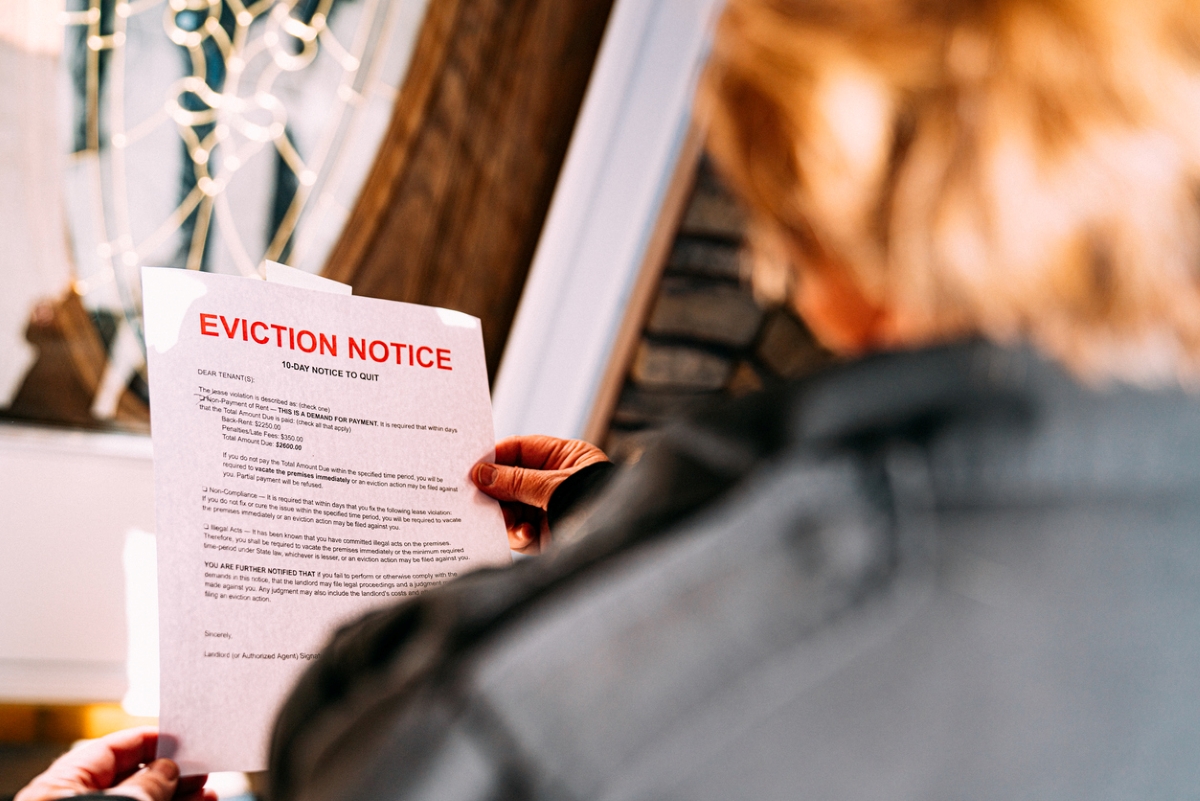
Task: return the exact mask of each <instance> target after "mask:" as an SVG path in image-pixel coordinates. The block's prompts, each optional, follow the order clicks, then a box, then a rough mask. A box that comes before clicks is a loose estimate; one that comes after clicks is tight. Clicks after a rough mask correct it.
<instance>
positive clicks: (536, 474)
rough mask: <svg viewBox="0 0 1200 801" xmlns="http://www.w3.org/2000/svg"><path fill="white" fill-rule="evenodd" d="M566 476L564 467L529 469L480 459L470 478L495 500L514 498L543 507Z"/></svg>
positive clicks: (511, 499) (514, 499)
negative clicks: (557, 468)
mask: <svg viewBox="0 0 1200 801" xmlns="http://www.w3.org/2000/svg"><path fill="white" fill-rule="evenodd" d="M568 475H569V473H568V472H567V471H565V470H531V469H529V468H527V467H510V466H509V465H503V464H491V463H489V462H481V463H480V464H477V465H475V468H474V469H473V470H472V471H471V480H472V481H474V482H475V486H477V487H479V489H481V490H483V492H485V493H486V494H488V495H490V496H491V497H493V498H495V499H496V500H498V501H516V502H517V503H524V504H527V505H529V506H536V507H537V508H539V509H545V508H546V506H547V505H548V504H549V503H550V496H551V495H553V494H554V490H556V489H558V485H559V484H561V483H563V481H564V480H565V479H566V477H567V476H568Z"/></svg>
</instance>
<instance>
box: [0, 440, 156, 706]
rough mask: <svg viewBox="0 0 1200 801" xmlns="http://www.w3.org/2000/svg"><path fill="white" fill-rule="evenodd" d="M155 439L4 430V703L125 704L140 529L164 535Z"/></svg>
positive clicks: (0, 617) (0, 605)
mask: <svg viewBox="0 0 1200 801" xmlns="http://www.w3.org/2000/svg"><path fill="white" fill-rule="evenodd" d="M152 465H153V463H152V460H151V450H150V440H149V438H147V437H139V436H133V435H124V434H89V433H84V432H69V431H56V430H49V429H42V428H34V427H21V426H11V425H10V426H0V566H2V567H0V570H2V571H3V581H0V700H2V701H15V700H29V701H48V702H72V701H108V700H112V701H119V700H120V699H121V697H122V695H124V693H125V648H126V633H125V578H124V571H123V568H122V561H121V557H122V550H123V548H124V543H125V534H126V532H127V531H128V530H129V529H130V528H140V529H143V530H145V531H154V486H153V469H152Z"/></svg>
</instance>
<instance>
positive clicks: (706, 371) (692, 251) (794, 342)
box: [605, 161, 829, 462]
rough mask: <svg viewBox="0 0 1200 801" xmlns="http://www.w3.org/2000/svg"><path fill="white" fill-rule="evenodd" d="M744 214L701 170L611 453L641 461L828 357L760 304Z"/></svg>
mask: <svg viewBox="0 0 1200 801" xmlns="http://www.w3.org/2000/svg"><path fill="white" fill-rule="evenodd" d="M745 222H746V219H745V214H744V213H743V211H742V210H741V208H739V207H738V205H737V203H736V202H735V201H734V200H733V198H732V197H731V196H730V194H729V192H728V191H727V190H726V189H725V188H724V187H723V186H721V184H720V182H719V181H718V179H717V178H716V176H715V175H714V174H713V172H712V170H711V168H710V167H709V166H708V164H707V162H704V161H702V162H701V164H700V168H699V171H698V174H697V178H696V183H695V187H694V189H693V190H692V195H691V197H690V198H689V200H688V205H687V210H686V212H685V213H684V218H683V221H682V223H681V224H680V227H679V231H678V232H677V234H676V236H675V241H674V243H673V245H672V248H671V253H670V256H669V258H668V259H667V263H666V265H665V266H664V268H663V274H662V278H661V280H660V282H659V286H658V289H657V294H656V297H655V299H654V301H653V303H652V304H651V306H650V313H649V316H648V318H647V319H646V321H645V323H644V326H643V329H642V337H641V341H640V343H639V344H638V347H637V350H636V351H635V353H634V356H633V360H632V363H631V364H630V368H629V372H628V375H627V376H626V379H625V385H624V387H623V388H622V390H621V396H620V399H619V401H618V402H617V407H616V411H615V412H614V414H613V417H612V421H611V424H610V428H609V433H608V437H607V439H606V442H605V449H606V450H607V451H608V453H609V454H610V455H611V456H612V458H613V459H615V460H617V461H623V462H630V461H636V460H637V458H638V457H640V455H641V453H642V452H643V451H644V450H645V447H646V445H647V444H648V442H650V441H651V440H652V439H653V437H654V436H655V434H656V432H658V431H660V430H661V429H662V428H663V427H664V426H665V425H668V424H669V423H670V422H671V421H672V420H674V419H677V418H678V417H680V416H682V415H685V414H687V413H688V411H689V410H690V409H693V408H695V407H696V406H698V405H701V404H703V403H704V402H706V401H710V400H712V399H713V398H717V397H722V396H739V395H744V394H747V393H750V392H755V391H758V390H760V389H762V388H763V387H764V386H766V385H768V384H770V383H772V382H777V381H783V380H786V379H791V378H797V377H800V376H802V375H805V374H807V373H809V372H811V371H813V370H815V369H817V368H818V367H820V366H821V365H823V364H825V363H826V362H827V361H828V359H829V356H828V354H827V353H826V352H825V351H823V350H822V349H821V348H820V346H818V345H817V344H816V343H815V342H814V341H813V339H812V336H811V335H810V334H809V332H808V330H807V329H806V328H805V326H804V324H803V323H801V322H800V321H799V320H798V319H797V318H796V317H795V316H794V315H793V314H792V313H791V312H790V311H787V310H784V309H774V310H768V309H764V308H762V307H761V306H760V305H759V304H758V303H757V302H755V300H754V296H753V294H752V293H751V291H750V287H749V284H748V282H747V281H746V280H745V279H746V276H745V275H744V273H745V270H744V269H743V262H744V258H743V255H742V243H743V240H744V237H745V230H746V225H745Z"/></svg>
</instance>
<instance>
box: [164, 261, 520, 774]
mask: <svg viewBox="0 0 1200 801" xmlns="http://www.w3.org/2000/svg"><path fill="white" fill-rule="evenodd" d="M142 286H143V304H144V308H145V325H146V345H147V350H148V352H149V368H150V393H151V397H152V402H151V425H152V430H153V437H154V456H155V465H154V471H155V499H156V506H157V525H158V540H159V546H158V559H159V604H160V623H159V626H160V632H161V633H160V636H161V675H162V690H161V717H160V728H161V730H162V735H163V736H162V738H161V740H160V743H161V744H160V756H170V757H172V758H174V759H176V760H177V761H178V762H179V763H180V765H181V768H182V769H183V771H184V773H200V772H205V771H218V770H261V769H263V768H264V767H265V765H266V753H267V746H268V742H267V741H268V737H269V732H270V728H271V723H272V720H273V717H274V715H275V713H276V711H277V709H278V707H279V705H280V703H281V702H282V700H283V698H284V696H285V695H286V693H287V691H288V689H289V688H290V686H291V684H292V682H293V681H294V680H295V678H296V677H297V675H298V674H299V673H300V671H302V670H303V669H304V666H305V664H306V663H307V662H308V661H311V660H312V659H315V658H316V656H317V655H318V654H319V652H320V650H321V647H322V644H323V643H324V641H325V640H326V638H327V637H328V636H329V634H330V633H331V631H332V630H333V629H334V628H335V627H336V626H337V625H339V624H341V623H343V622H345V621H347V620H349V619H352V618H354V617H356V616H357V615H359V614H361V613H362V612H364V611H366V610H367V609H369V608H371V607H374V606H379V605H381V604H387V603H392V602H395V601H396V600H397V599H402V598H404V597H407V596H412V595H417V594H419V593H420V592H422V591H423V590H425V589H427V588H429V587H433V586H436V585H438V584H441V583H442V582H445V581H447V580H449V579H451V578H453V577H454V576H456V575H459V574H461V573H463V572H465V571H467V570H471V569H474V568H476V567H480V566H484V565H500V564H508V563H510V560H511V556H510V554H509V551H508V545H507V539H506V536H505V533H504V522H503V518H502V516H501V513H500V510H499V507H498V506H497V505H496V503H495V502H493V501H491V500H489V499H487V498H486V497H484V496H483V495H481V494H480V493H479V492H478V491H477V490H476V489H475V488H474V486H473V485H472V484H471V482H470V480H469V478H468V473H469V471H470V468H471V465H473V464H474V463H475V462H476V461H477V460H479V459H483V458H491V454H492V448H493V441H494V440H493V432H492V417H491V404H490V400H489V396H488V386H487V374H486V368H485V362H484V355H483V342H482V337H481V335H480V329H479V321H478V320H477V319H475V318H473V317H470V316H468V315H464V314H461V313H458V312H448V311H446V310H444V309H433V308H428V307H424V306H415V305H411V304H405V303H391V302H387V301H380V300H373V299H370V298H355V297H349V296H338V295H331V294H327V293H324V292H315V291H312V290H311V289H303V288H297V287H293V286H282V285H279V284H273V283H269V282H265V281H253V280H247V279H243V278H237V277H231V276H221V275H210V274H205V273H197V272H192V271H185V270H174V269H157V268H146V269H145V270H143V273H142Z"/></svg>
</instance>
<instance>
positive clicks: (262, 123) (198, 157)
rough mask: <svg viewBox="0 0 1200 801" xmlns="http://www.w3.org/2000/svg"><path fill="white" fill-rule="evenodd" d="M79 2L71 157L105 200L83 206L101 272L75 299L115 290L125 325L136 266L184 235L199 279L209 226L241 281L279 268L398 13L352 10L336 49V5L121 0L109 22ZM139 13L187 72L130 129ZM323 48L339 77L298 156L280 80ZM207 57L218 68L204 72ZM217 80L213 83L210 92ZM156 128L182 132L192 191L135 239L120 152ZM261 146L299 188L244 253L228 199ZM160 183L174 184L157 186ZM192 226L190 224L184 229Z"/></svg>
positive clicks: (326, 176) (388, 8) (369, 7)
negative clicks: (265, 264)
mask: <svg viewBox="0 0 1200 801" xmlns="http://www.w3.org/2000/svg"><path fill="white" fill-rule="evenodd" d="M87 1H88V7H87V8H86V9H84V10H76V11H68V12H65V13H64V15H63V23H64V25H65V26H67V27H68V28H70V27H72V26H83V27H84V28H85V30H86V38H85V42H86V54H85V56H84V64H83V72H84V76H83V81H82V83H83V95H84V110H83V111H84V117H85V119H84V120H83V121H82V122H83V125H82V129H83V144H84V149H83V150H82V151H80V152H78V153H76V154H75V158H76V159H82V160H88V159H90V163H91V165H92V168H93V169H95V170H96V180H95V181H94V182H93V185H95V186H97V187H99V192H100V194H101V195H102V197H100V198H98V199H97V200H96V202H94V203H93V204H92V206H93V207H94V214H95V220H94V223H93V228H94V229H95V230H96V231H97V232H99V235H98V237H97V238H98V240H99V241H97V242H96V243H95V248H96V255H97V256H98V257H99V263H100V265H101V269H99V270H98V271H96V272H95V273H94V274H91V275H88V276H86V277H77V281H76V288H77V290H78V291H80V292H81V294H85V295H86V294H87V293H88V292H90V291H94V290H96V289H98V288H99V287H100V286H103V285H105V284H111V283H113V282H115V283H116V285H117V290H118V293H119V295H120V296H121V299H122V304H123V305H124V306H125V307H126V312H127V316H129V315H130V314H131V313H132V315H133V316H134V317H136V311H135V310H136V307H137V306H138V305H139V304H138V303H137V297H136V295H137V293H136V291H135V287H136V283H137V281H136V274H137V268H138V267H140V266H141V265H142V264H143V262H144V259H146V258H147V257H148V256H150V255H151V254H154V253H155V252H156V251H157V250H158V249H159V248H161V247H162V246H163V245H164V243H166V242H168V240H170V239H171V238H172V237H173V236H176V235H177V233H178V232H180V231H181V230H184V231H185V233H186V232H188V231H190V241H185V242H184V244H183V247H184V249H185V250H186V254H187V255H186V267H187V268H189V269H199V268H200V267H201V266H202V264H203V260H204V254H205V247H206V244H208V242H209V239H210V236H211V234H212V230H213V226H214V222H215V224H216V225H217V226H218V227H219V229H220V234H221V236H220V242H221V244H222V246H223V247H226V248H228V250H229V255H230V256H231V257H232V261H233V263H234V264H236V266H237V269H238V270H240V271H241V272H242V273H244V274H247V275H250V274H253V273H255V272H256V270H257V268H258V265H259V263H260V262H261V261H262V260H265V259H271V260H278V259H279V258H280V256H281V254H284V253H285V250H289V249H290V251H291V252H292V253H293V256H294V255H295V250H296V248H298V247H301V246H302V244H303V241H302V240H303V237H300V236H298V228H299V227H300V226H301V221H302V220H303V219H304V217H305V214H306V211H309V210H310V209H311V207H312V206H313V205H314V204H313V203H312V202H311V201H312V199H313V198H314V197H316V196H318V194H319V191H320V189H321V187H322V186H323V185H325V184H326V183H328V182H330V181H331V178H333V177H334V176H335V174H336V172H337V168H338V155H339V147H340V146H341V145H342V144H343V142H344V140H345V139H346V137H347V135H348V133H349V129H350V122H351V121H352V118H353V113H354V110H355V108H356V107H357V106H360V105H361V104H362V100H363V98H364V96H365V91H366V90H367V88H368V81H369V80H371V79H372V78H373V77H374V76H373V75H372V69H371V68H370V67H371V63H370V62H373V61H378V59H377V58H376V56H377V55H378V53H377V51H378V50H381V49H382V48H380V47H378V45H379V44H380V41H381V39H382V38H383V35H384V34H383V32H384V31H385V30H386V29H387V28H388V26H389V25H390V24H391V21H392V11H393V8H392V7H394V6H396V5H398V3H396V2H389V0H361V5H362V11H361V14H360V17H359V23H358V25H357V29H356V31H355V33H354V36H353V40H352V41H350V42H349V43H343V42H342V41H339V39H338V38H337V36H335V35H334V32H333V31H332V30H331V28H330V26H329V13H330V9H331V6H332V4H333V0H318V2H317V4H316V8H315V10H313V9H312V7H311V3H308V4H307V6H308V7H307V8H300V7H299V6H300V4H299V2H298V0H258V2H253V3H244V2H242V0H165V1H164V0H133V2H128V1H127V0H116V2H115V5H113V6H112V8H111V12H108V13H106V11H105V10H104V9H102V2H107V3H109V4H111V3H112V0H87ZM143 14H159V15H161V17H162V30H163V35H164V36H166V37H167V38H168V39H169V40H170V41H171V42H172V43H174V44H175V45H177V46H178V47H180V48H183V49H184V50H185V51H186V55H187V61H188V62H189V64H190V72H189V73H188V74H185V75H184V76H183V77H181V78H180V79H178V80H176V81H174V82H173V83H172V84H171V86H170V89H169V91H168V92H167V94H166V96H165V97H163V98H162V103H161V105H160V106H159V108H158V109H157V111H155V112H154V113H153V114H151V115H150V116H148V117H146V118H145V119H137V120H127V119H126V103H125V100H126V96H125V93H126V92H127V91H128V90H129V80H128V75H127V70H130V69H135V68H136V65H133V64H131V63H130V60H129V58H127V33H128V29H129V24H130V22H131V20H133V19H134V18H136V17H138V16H139V15H143ZM102 23H103V24H102ZM321 51H324V53H325V54H326V55H328V56H331V57H332V58H333V60H334V61H335V63H336V64H337V65H338V67H340V69H341V78H340V83H339V85H338V88H337V92H336V96H335V97H334V98H332V102H331V103H330V104H328V105H327V106H324V107H323V108H322V116H323V119H324V125H323V128H322V129H321V130H322V133H321V135H320V138H319V140H318V143H317V145H316V146H315V148H313V149H312V152H311V153H309V154H307V156H306V157H305V156H302V155H301V153H300V152H299V151H298V150H297V148H296V145H295V143H294V142H293V141H292V137H291V136H290V135H289V130H288V108H287V106H286V105H285V103H284V101H283V99H281V97H280V96H279V93H278V92H277V91H276V82H277V80H278V79H279V77H280V76H281V75H284V74H286V73H297V72H301V71H303V70H306V69H308V68H310V66H311V65H312V64H313V63H314V61H315V60H316V58H317V55H318V53H319V52H321ZM104 53H107V57H106V63H105V64H104V65H103V67H102V61H101V54H104ZM214 58H219V59H220V60H221V62H222V64H221V65H214V64H212V63H210V62H211V60H212V59H214ZM214 67H218V69H214ZM102 71H103V74H104V77H103V81H104V86H103V88H102V86H101V74H102ZM214 74H219V75H221V76H222V77H221V80H219V81H215V82H214V81H213V80H212V77H211V76H213V75H214ZM214 83H217V84H218V85H216V86H214V85H213V84H214ZM102 114H103V123H104V124H103V126H102V125H101V115H102ZM164 125H170V126H173V127H174V130H175V131H176V132H177V134H178V136H179V139H180V141H181V143H182V145H183V147H182V148H181V150H185V152H186V153H187V160H186V161H185V170H190V171H191V173H192V175H194V182H193V181H189V182H188V183H189V184H191V189H190V191H188V192H187V193H186V195H185V196H184V197H183V199H182V200H181V201H180V202H179V203H178V205H177V206H176V207H175V208H174V209H173V210H172V211H171V212H170V213H169V214H168V215H166V217H165V218H164V219H162V220H161V223H160V224H158V225H157V226H156V227H154V228H153V230H150V231H149V233H145V232H143V233H142V234H141V235H140V237H138V238H135V232H134V230H133V228H132V226H131V224H130V218H131V215H130V207H129V181H130V173H129V169H128V163H127V162H128V156H127V153H128V151H129V148H130V147H131V146H133V145H134V144H136V143H137V142H138V141H139V140H140V139H142V138H143V137H145V136H147V135H148V134H150V133H152V132H154V131H157V130H158V129H159V128H160V127H161V126H164ZM264 148H274V149H275V151H277V152H278V155H279V157H280V159H281V161H282V163H283V164H284V165H286V168H287V169H288V170H290V171H291V172H292V173H294V177H295V181H294V185H295V187H296V189H295V191H294V193H293V194H292V196H291V199H290V202H289V203H288V205H287V207H286V210H284V212H283V214H282V217H281V219H280V221H279V224H278V226H277V228H276V230H275V231H274V234H273V235H272V236H271V237H270V241H269V244H268V245H267V247H266V250H265V252H263V253H251V252H250V248H249V247H248V246H247V243H245V242H244V241H243V240H242V238H241V237H240V235H239V232H238V228H237V226H236V225H235V224H234V214H235V211H236V210H235V209H234V208H233V207H232V204H231V203H230V200H229V194H228V192H227V189H228V187H229V184H230V182H231V181H232V180H233V178H234V177H235V176H236V175H237V174H238V172H239V170H241V169H242V168H243V166H244V165H246V164H247V162H248V161H249V160H250V159H251V158H252V157H254V156H255V154H257V153H258V152H259V151H261V150H262V149H264ZM101 153H103V154H104V155H105V158H104V159H103V160H101V159H100V158H99V156H100V154H101ZM164 180H178V178H177V176H164ZM193 215H194V224H192V225H190V226H189V227H185V223H187V222H188V221H189V219H191V218H193Z"/></svg>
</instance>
